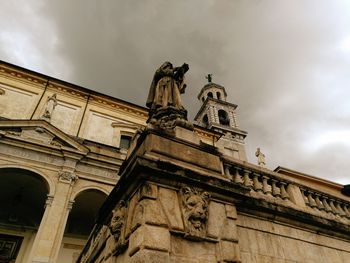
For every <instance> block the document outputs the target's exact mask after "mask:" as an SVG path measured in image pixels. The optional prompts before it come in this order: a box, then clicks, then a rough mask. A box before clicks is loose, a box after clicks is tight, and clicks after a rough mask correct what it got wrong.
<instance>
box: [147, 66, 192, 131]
mask: <svg viewBox="0 0 350 263" xmlns="http://www.w3.org/2000/svg"><path fill="white" fill-rule="evenodd" d="M188 69H189V66H188V64H186V63H184V64H183V65H182V66H180V67H173V65H172V64H171V63H170V62H164V63H163V64H162V65H161V66H160V67H159V68H158V69H157V71H156V72H155V74H154V77H153V80H152V84H151V87H150V90H149V94H148V98H147V102H146V106H147V107H148V108H149V109H150V111H149V119H148V121H147V122H148V123H149V124H151V125H153V126H158V127H160V128H163V129H172V128H174V127H175V126H177V125H178V126H182V127H186V128H192V126H191V125H192V124H190V123H189V122H188V121H187V111H186V109H185V108H184V107H183V106H182V103H181V97H180V94H182V93H185V89H186V84H185V83H184V76H185V73H186V72H187V71H188Z"/></svg>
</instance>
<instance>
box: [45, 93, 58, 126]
mask: <svg viewBox="0 0 350 263" xmlns="http://www.w3.org/2000/svg"><path fill="white" fill-rule="evenodd" d="M56 106H57V94H56V93H54V94H52V96H51V97H49V98H48V99H47V103H46V107H45V112H44V114H43V118H44V119H47V120H50V119H51V116H52V112H53V110H54V109H55V107H56Z"/></svg>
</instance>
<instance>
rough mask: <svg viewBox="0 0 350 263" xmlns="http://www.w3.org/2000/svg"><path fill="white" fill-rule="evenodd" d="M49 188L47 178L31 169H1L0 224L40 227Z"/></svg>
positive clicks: (24, 227) (21, 227)
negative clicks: (45, 179)
mask: <svg viewBox="0 0 350 263" xmlns="http://www.w3.org/2000/svg"><path fill="white" fill-rule="evenodd" d="M48 192H49V189H48V185H47V183H46V182H45V181H44V179H43V178H42V177H41V176H40V175H38V174H36V173H34V172H32V171H28V170H24V169H18V168H1V169H0V202H1V209H0V224H1V225H2V226H4V225H5V226H8V227H13V228H19V229H21V230H25V229H28V228H30V229H37V228H38V227H39V225H40V221H41V218H42V215H43V213H44V210H45V200H46V198H47V194H48Z"/></svg>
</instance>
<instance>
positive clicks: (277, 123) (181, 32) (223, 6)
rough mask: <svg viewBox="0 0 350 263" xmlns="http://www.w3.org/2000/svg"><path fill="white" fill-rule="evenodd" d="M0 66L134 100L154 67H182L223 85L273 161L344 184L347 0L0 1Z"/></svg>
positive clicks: (348, 105) (348, 114) (349, 85)
mask: <svg viewBox="0 0 350 263" xmlns="http://www.w3.org/2000/svg"><path fill="white" fill-rule="evenodd" d="M0 3H1V9H0V22H1V29H0V43H1V45H0V59H1V60H4V61H7V62H10V63H13V64H16V65H19V66H22V67H26V68H29V69H32V70H35V71H38V72H41V73H44V74H46V75H50V76H53V77H56V78H59V79H63V80H66V81H69V82H72V83H75V84H78V85H81V86H84V87H86V88H89V89H92V90H96V91H99V92H102V93H106V94H109V95H112V96H115V97H119V98H121V99H124V100H128V101H131V102H133V103H136V104H139V105H144V103H145V100H146V95H147V92H148V89H149V85H150V82H151V79H152V76H153V73H154V71H155V69H156V68H157V67H158V66H159V65H160V64H161V63H162V62H163V61H166V60H169V61H172V62H173V63H174V64H176V65H177V64H182V63H183V62H187V63H188V64H189V65H190V71H189V72H188V74H187V83H188V89H187V93H186V96H185V97H184V104H185V105H186V107H187V108H188V110H189V112H190V117H191V118H193V117H194V115H195V113H196V111H197V110H198V109H199V107H200V103H199V102H198V101H197V98H196V95H197V94H198V92H199V91H200V89H201V87H202V86H203V85H204V84H205V83H206V80H205V78H204V76H205V74H207V73H213V81H214V82H216V83H218V84H221V85H223V86H225V88H226V90H227V93H228V94H229V97H228V100H229V101H230V102H233V103H235V104H238V105H239V108H238V120H239V124H240V127H241V128H242V129H244V130H246V131H248V137H247V140H246V144H247V152H248V158H249V161H251V162H254V163H255V162H256V159H255V157H254V152H255V149H256V147H261V149H262V151H263V152H264V153H265V154H266V156H267V166H268V167H269V168H271V169H274V168H275V167H277V166H278V165H281V166H284V167H288V168H291V169H294V170H298V171H302V172H305V173H308V174H311V175H315V176H318V177H322V178H326V179H328V180H332V181H336V182H339V183H343V184H349V183H350V121H349V120H350V99H349V98H350V74H349V73H350V72H349V69H350V67H349V66H350V1H347V0H344V1H337V0H328V1H325V0H307V1H305V0H284V1H278V0H274V1H272V0H242V1H241V0H176V1H166V0H143V1H141V0H138V1H137V0H124V1H122V0H120V1H116V0H110V1H108V0H104V1H97V0H95V1H92V0H80V1H79V0H75V1H66V0H57V1H44V0H36V1H29V0H23V1H19V0H16V1H15V0H14V1H7V0H0Z"/></svg>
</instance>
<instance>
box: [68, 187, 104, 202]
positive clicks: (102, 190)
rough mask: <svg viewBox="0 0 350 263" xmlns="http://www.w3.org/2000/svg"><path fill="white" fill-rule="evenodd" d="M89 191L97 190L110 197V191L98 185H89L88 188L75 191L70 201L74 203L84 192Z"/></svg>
mask: <svg viewBox="0 0 350 263" xmlns="http://www.w3.org/2000/svg"><path fill="white" fill-rule="evenodd" d="M88 190H97V191H101V192H102V193H104V194H105V195H107V196H108V195H109V193H110V192H109V191H108V190H107V189H104V188H103V187H101V186H98V185H88V186H84V187H81V188H79V189H77V190H76V191H73V193H72V195H71V198H70V201H71V202H74V200H75V199H76V198H77V197H78V195H80V194H81V193H82V192H84V191H88Z"/></svg>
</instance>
